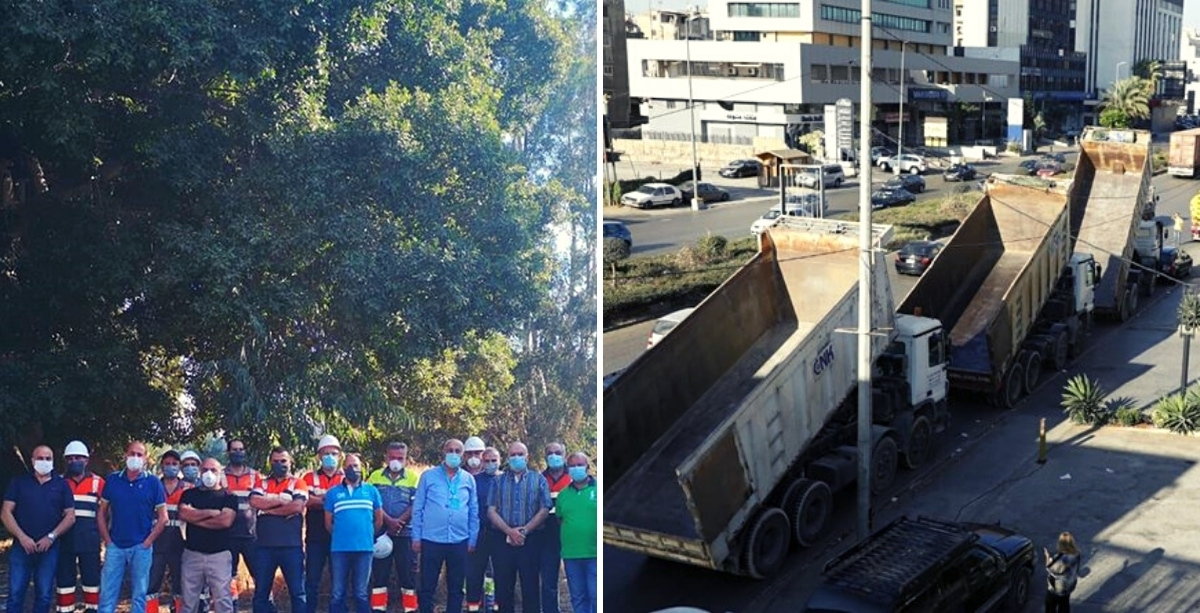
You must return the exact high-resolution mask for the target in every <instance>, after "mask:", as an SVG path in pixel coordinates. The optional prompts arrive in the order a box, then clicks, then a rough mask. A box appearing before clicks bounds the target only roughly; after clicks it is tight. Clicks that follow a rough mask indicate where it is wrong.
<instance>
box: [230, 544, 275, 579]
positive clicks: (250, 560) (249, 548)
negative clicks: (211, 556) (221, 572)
mask: <svg viewBox="0 0 1200 613" xmlns="http://www.w3.org/2000/svg"><path fill="white" fill-rule="evenodd" d="M229 553H230V554H231V555H230V556H229V557H230V561H229V563H230V565H231V566H230V573H229V576H230V577H232V578H233V579H234V580H236V579H237V574H238V556H241V559H242V560H243V561H245V562H246V570H248V571H250V576H251V577H253V576H254V539H252V538H250V539H244V538H231V539H229ZM267 591H270V590H267Z"/></svg>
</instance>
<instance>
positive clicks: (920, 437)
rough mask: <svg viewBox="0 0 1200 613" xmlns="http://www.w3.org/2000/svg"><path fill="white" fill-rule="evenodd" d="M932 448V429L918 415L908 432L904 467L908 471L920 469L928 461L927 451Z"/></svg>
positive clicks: (923, 417) (927, 421)
mask: <svg viewBox="0 0 1200 613" xmlns="http://www.w3.org/2000/svg"><path fill="white" fill-rule="evenodd" d="M932 448H933V428H932V427H931V426H930V425H929V420H928V419H926V418H925V416H924V415H918V416H917V418H916V419H914V420H913V425H912V429H911V430H909V431H908V451H905V452H904V465H905V466H907V467H908V469H909V470H916V469H917V468H920V466H921V465H922V464H924V463H925V461H926V460H928V459H929V450H930V449H932Z"/></svg>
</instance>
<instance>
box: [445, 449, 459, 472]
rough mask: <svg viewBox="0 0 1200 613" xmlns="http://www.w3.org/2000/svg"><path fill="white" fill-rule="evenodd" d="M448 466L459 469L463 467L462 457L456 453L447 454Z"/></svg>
mask: <svg viewBox="0 0 1200 613" xmlns="http://www.w3.org/2000/svg"><path fill="white" fill-rule="evenodd" d="M446 466H449V467H450V468H458V467H459V466H462V455H461V454H458V453H454V452H450V453H447V454H446Z"/></svg>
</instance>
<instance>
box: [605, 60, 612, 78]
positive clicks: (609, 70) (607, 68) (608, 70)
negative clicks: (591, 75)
mask: <svg viewBox="0 0 1200 613" xmlns="http://www.w3.org/2000/svg"><path fill="white" fill-rule="evenodd" d="M612 73H613V65H612V64H609V63H607V62H605V64H604V76H606V77H611V76H612Z"/></svg>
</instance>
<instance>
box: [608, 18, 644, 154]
mask: <svg viewBox="0 0 1200 613" xmlns="http://www.w3.org/2000/svg"><path fill="white" fill-rule="evenodd" d="M602 11H603V16H602V20H603V28H602V30H603V32H601V36H602V56H603V57H602V60H601V61H602V64H601V70H602V72H603V92H604V98H605V100H606V101H607V102H606V108H605V124H606V126H607V127H608V128H610V129H614V130H626V129H630V128H634V127H636V126H639V125H641V124H643V123H645V120H646V118H645V117H643V116H642V115H641V110H640V105H641V101H640V100H635V99H633V98H631V97H630V95H629V59H628V56H627V54H626V35H627V34H628V35H629V36H633V37H639V36H641V34H640V32H639V31H638V30H637V27H636V26H634V25H633V24H632V23H627V21H626V19H625V0H604V4H603V7H602ZM606 136H607V134H606Z"/></svg>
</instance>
